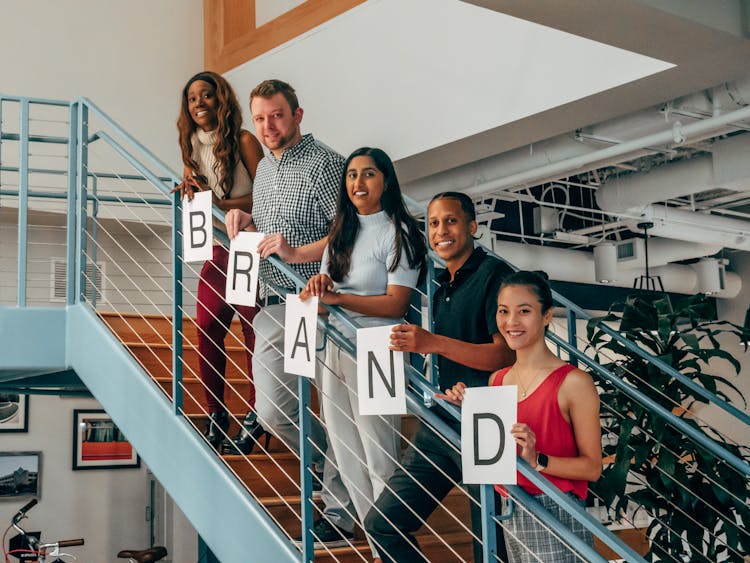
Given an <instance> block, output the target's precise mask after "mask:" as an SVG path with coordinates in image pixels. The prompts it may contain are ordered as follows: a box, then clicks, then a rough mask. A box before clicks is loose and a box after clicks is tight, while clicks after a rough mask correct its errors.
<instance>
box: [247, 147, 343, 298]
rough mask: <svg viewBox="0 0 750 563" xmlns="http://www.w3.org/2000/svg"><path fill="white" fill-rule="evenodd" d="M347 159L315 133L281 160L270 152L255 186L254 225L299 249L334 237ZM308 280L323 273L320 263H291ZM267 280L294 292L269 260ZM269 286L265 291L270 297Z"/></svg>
mask: <svg viewBox="0 0 750 563" xmlns="http://www.w3.org/2000/svg"><path fill="white" fill-rule="evenodd" d="M343 171H344V158H343V157H342V156H341V155H340V154H338V153H337V152H335V151H333V150H332V149H330V148H329V147H326V146H325V145H323V144H322V143H319V142H317V141H316V140H315V139H314V138H313V136H312V135H311V134H309V133H308V134H306V135H303V136H302V139H301V140H300V142H299V143H297V144H296V145H294V146H293V147H290V148H288V149H287V150H285V151H284V152H283V153H282V155H281V158H280V159H278V160H277V159H276V157H275V156H274V155H273V154H272V153H267V154H266V155H265V157H264V158H263V159H261V161H260V163H258V169H257V171H256V173H255V181H254V182H253V222H254V223H255V226H256V228H257V229H258V231H259V232H261V233H264V234H273V233H281V234H283V235H284V237H285V238H286V240H287V242H288V243H289V244H290V245H291V246H293V247H298V246H304V245H306V244H310V243H312V242H315V241H318V240H320V239H321V238H323V237H324V236H326V235H327V234H328V229H329V228H330V226H331V222H332V221H333V217H334V215H335V214H336V198H337V197H338V190H339V183H340V182H341V176H342V174H343ZM290 266H291V267H292V268H294V269H295V270H297V271H298V272H299V273H300V274H301V275H302V276H304V277H305V278H309V277H311V276H313V275H315V274H317V273H318V272H319V271H320V262H308V263H305V264H291V265H290ZM260 277H261V279H262V280H264V281H266V282H268V283H271V284H273V285H277V286H280V287H285V288H288V289H294V282H292V280H290V279H289V278H288V277H287V276H285V275H283V274H282V273H281V272H279V271H278V270H276V268H274V267H273V266H271V264H270V263H269V262H268V261H267V260H262V261H261V263H260ZM265 291H266V290H265V287H264V288H263V289H262V292H263V293H265Z"/></svg>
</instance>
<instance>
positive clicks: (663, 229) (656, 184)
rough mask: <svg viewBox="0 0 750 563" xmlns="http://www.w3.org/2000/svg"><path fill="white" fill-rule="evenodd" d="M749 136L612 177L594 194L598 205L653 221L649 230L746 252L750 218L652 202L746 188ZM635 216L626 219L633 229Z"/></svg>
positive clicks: (749, 167)
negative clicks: (698, 154) (683, 158)
mask: <svg viewBox="0 0 750 563" xmlns="http://www.w3.org/2000/svg"><path fill="white" fill-rule="evenodd" d="M748 155H750V134H743V135H737V136H734V137H730V138H728V139H723V140H720V141H717V142H715V143H714V144H713V146H712V155H711V156H702V157H698V158H694V159H691V160H687V161H683V162H677V163H675V164H668V165H665V166H661V167H659V168H657V169H655V170H652V171H650V172H647V173H642V174H631V175H629V176H626V177H624V178H620V179H616V180H614V181H610V182H608V183H607V184H605V185H604V186H602V187H601V188H599V190H597V192H596V202H597V204H598V205H599V207H600V208H601V209H602V210H604V211H607V212H609V213H612V214H615V215H627V216H631V217H632V216H633V215H636V216H640V217H641V218H642V219H647V220H649V221H651V222H653V223H654V226H653V228H652V230H651V233H652V234H654V235H656V236H660V237H666V238H671V239H679V240H687V241H693V242H701V243H709V244H716V245H721V246H724V247H727V248H734V249H737V250H747V251H750V222H748V221H743V220H740V219H732V218H728V217H718V216H716V215H709V214H707V213H697V212H693V211H689V210H685V209H678V208H674V207H667V206H658V205H653V202H657V201H667V200H671V199H674V198H677V197H683V196H687V195H692V194H697V193H699V192H703V191H707V190H715V189H720V188H721V189H727V190H734V191H750V158H748ZM638 222H639V220H633V221H630V222H628V226H629V228H630V229H631V230H633V231H637V230H638V227H637V224H638Z"/></svg>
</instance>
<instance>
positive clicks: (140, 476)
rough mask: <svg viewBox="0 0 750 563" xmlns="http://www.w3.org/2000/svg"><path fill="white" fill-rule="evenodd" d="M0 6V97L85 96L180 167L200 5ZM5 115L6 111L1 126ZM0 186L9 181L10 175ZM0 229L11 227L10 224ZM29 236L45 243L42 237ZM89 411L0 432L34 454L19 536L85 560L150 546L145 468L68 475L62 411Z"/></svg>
mask: <svg viewBox="0 0 750 563" xmlns="http://www.w3.org/2000/svg"><path fill="white" fill-rule="evenodd" d="M0 10H2V17H0V38H1V39H0V44H1V45H2V49H0V92H2V93H5V94H10V95H19V96H31V97H39V98H57V99H65V100H69V99H73V98H76V97H78V96H86V97H88V98H90V99H91V100H92V101H93V102H94V103H96V104H97V105H98V106H99V107H100V108H102V110H104V111H105V112H106V113H108V114H109V115H110V116H111V117H112V118H113V119H114V120H115V121H117V122H119V124H120V125H121V126H123V127H124V128H125V129H126V130H127V131H129V132H130V133H131V134H133V135H134V136H135V137H136V138H137V139H139V140H140V141H141V142H142V143H143V144H144V145H145V146H146V147H148V148H149V149H151V150H152V151H153V152H154V153H155V154H156V155H157V156H158V157H160V158H161V159H162V160H164V161H165V162H166V164H167V165H169V166H170V167H172V168H173V169H176V170H180V169H181V166H180V157H179V149H178V147H177V130H176V127H175V121H176V119H177V113H178V110H179V100H180V91H181V88H182V87H183V85H184V83H185V81H186V80H187V78H189V77H190V76H191V75H192V74H194V73H195V72H198V71H200V70H202V67H203V4H202V2H201V0H159V1H156V2H154V1H151V0H129V1H128V2H109V1H107V2H102V1H99V0H66V1H65V2H60V1H58V0H3V2H2V6H1V7H0ZM10 118H11V112H6V115H5V117H4V121H6V126H7V120H9V119H10ZM7 148H8V145H7V144H6V145H5V146H4V151H5V152H4V154H3V159H4V160H6V159H7V158H8V157H9V156H10V155H9V154H7V150H6V149H7ZM32 165H35V161H32ZM36 165H39V163H37V164H36ZM2 180H3V182H4V183H5V184H7V183H8V181H9V180H10V182H11V183H12V176H10V177H9V175H7V174H4V175H3V177H2ZM11 189H12V187H11ZM0 203H2V204H3V205H8V200H7V199H6V200H4V201H3V202H0ZM6 219H7V216H6ZM3 227H7V228H9V229H12V230H15V224H13V223H12V222H8V221H4V222H3ZM5 232H6V230H5V229H3V233H5ZM32 236H34V235H32ZM39 236H40V237H41V238H40V239H39V240H44V241H45V242H46V243H47V244H48V245H49V243H50V242H52V241H50V239H49V235H48V234H45V235H39ZM12 238H13V239H14V238H15V234H14V235H13V237H12ZM0 242H2V243H3V248H2V252H1V253H0V256H2V257H3V258H4V259H6V260H8V259H9V260H10V262H13V258H14V256H15V248H14V246H13V241H12V240H7V239H6V238H5V237H4V236H3V237H2V241H0ZM53 248H54V247H51V246H48V248H47V249H46V250H44V251H43V252H42V255H41V256H40V255H39V254H36V255H35V257H36V258H44V257H47V258H48V257H50V256H57V255H64V247H62V248H60V252H59V253H55V252H53V250H52V249H53ZM35 267H36V266H35ZM39 267H40V268H42V269H43V270H44V271H48V268H49V266H48V265H46V264H43V263H40V265H39ZM3 272H4V274H3V275H4V279H3V280H2V283H0V294H1V295H0V302H2V304H8V301H10V302H11V303H13V302H15V291H12V292H11V293H12V295H11V294H10V293H8V292H9V291H10V290H9V288H8V287H7V286H8V285H9V284H12V283H13V282H14V280H10V279H9V278H8V276H7V275H6V274H11V276H10V277H11V278H12V277H13V276H14V272H15V265H14V264H11V265H9V264H5V263H3ZM39 273H42V272H39ZM35 275H36V274H35ZM42 277H43V276H42ZM40 283H42V285H44V283H43V281H42V282H40ZM40 291H41V292H42V293H44V292H45V291H46V288H44V287H41V288H40ZM97 406H98V405H97V403H96V402H95V401H93V400H82V399H60V398H58V397H38V396H35V397H32V399H31V404H30V425H29V433H27V434H4V435H3V436H2V446H1V447H0V449H2V450H9V451H12V450H41V451H43V452H44V461H43V464H44V465H43V469H42V471H43V475H42V497H41V502H40V504H39V506H37V507H36V508H34V510H33V511H31V513H30V516H31V518H30V520H29V521H28V522H29V529H41V530H43V532H44V537H45V538H69V537H84V538H85V539H86V546H85V547H83V548H80V549H76V550H73V549H71V551H72V552H74V553H75V554H76V555H78V556H79V559H78V560H79V561H86V562H89V561H91V562H93V561H114V560H115V555H116V553H117V551H118V550H120V549H123V548H143V547H146V546H147V543H148V536H147V530H148V525H147V523H146V522H145V520H144V510H145V506H146V493H147V479H146V475H145V469H143V468H142V469H140V470H119V471H106V470H99V471H77V472H73V471H72V470H71V456H72V454H71V448H72V411H73V409H74V408H97ZM19 506H20V504H19ZM16 509H17V506H16V503H1V504H0V522H7V521H8V519H9V518H10V516H11V515H12V514H13V513H14V512H15V510H16ZM173 522H174V524H173V526H174V528H173V529H172V530H170V531H169V533H168V535H169V536H170V537H173V538H174V541H175V542H178V544H179V545H177V546H176V547H175V548H174V549H175V550H176V551H174V553H178V554H180V555H179V558H176V559H175V560H176V561H190V560H191V559H192V560H195V559H196V557H195V545H196V541H197V540H196V537H195V534H194V532H192V530H191V529H190V526H189V524H188V523H187V521H186V520H185V519H184V517H181V516H180V514H179V511H175V517H174V518H173Z"/></svg>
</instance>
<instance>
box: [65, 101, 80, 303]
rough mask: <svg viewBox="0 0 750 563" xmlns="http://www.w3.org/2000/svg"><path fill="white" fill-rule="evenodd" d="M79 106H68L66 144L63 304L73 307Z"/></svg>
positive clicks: (74, 298) (74, 293)
mask: <svg viewBox="0 0 750 563" xmlns="http://www.w3.org/2000/svg"><path fill="white" fill-rule="evenodd" d="M80 109H81V108H80V105H79V104H70V109H69V110H68V111H69V116H70V117H69V121H68V134H69V135H70V143H69V144H68V194H67V196H68V216H67V229H66V254H67V263H66V273H65V275H66V280H67V283H66V284H65V303H66V304H68V305H73V304H74V303H75V301H76V297H75V296H76V292H75V288H76V282H75V272H76V270H75V268H74V267H73V265H74V264H75V262H76V218H77V216H78V214H77V213H76V208H77V204H76V198H77V197H78V179H77V178H78V176H77V174H78V165H77V163H76V158H77V154H78V114H79V111H80Z"/></svg>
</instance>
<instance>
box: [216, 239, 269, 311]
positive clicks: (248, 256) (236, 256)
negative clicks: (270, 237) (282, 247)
mask: <svg viewBox="0 0 750 563" xmlns="http://www.w3.org/2000/svg"><path fill="white" fill-rule="evenodd" d="M263 236H264V235H263V233H248V232H241V233H237V236H236V237H234V240H232V242H231V243H230V244H229V261H228V263H227V286H226V290H225V295H226V301H227V303H232V304H233V305H247V306H248V307H255V299H256V297H257V294H258V268H259V262H260V254H258V243H259V242H260V241H261V240H263Z"/></svg>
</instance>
